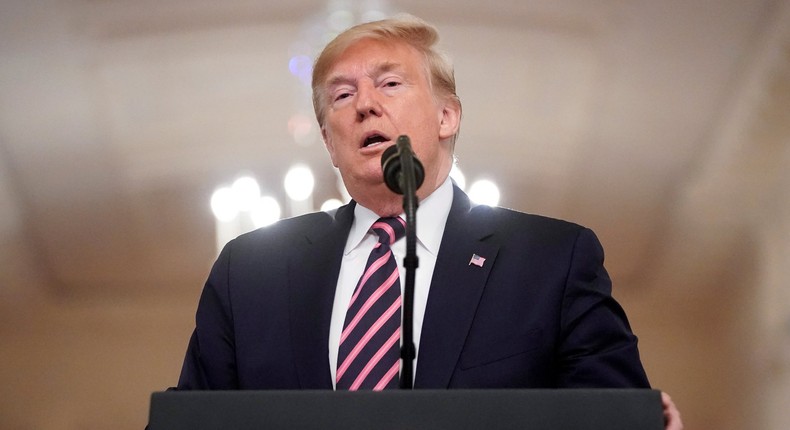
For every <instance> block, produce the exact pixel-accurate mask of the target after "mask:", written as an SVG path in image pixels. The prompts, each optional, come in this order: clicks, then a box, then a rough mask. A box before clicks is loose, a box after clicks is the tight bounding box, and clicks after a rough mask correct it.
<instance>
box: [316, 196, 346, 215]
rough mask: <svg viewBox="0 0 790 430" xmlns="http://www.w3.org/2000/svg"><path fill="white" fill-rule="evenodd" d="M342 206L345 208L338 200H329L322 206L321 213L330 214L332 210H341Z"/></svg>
mask: <svg viewBox="0 0 790 430" xmlns="http://www.w3.org/2000/svg"><path fill="white" fill-rule="evenodd" d="M340 206H343V202H341V201H340V200H338V199H329V200H327V201H325V202H324V203H323V204H322V205H321V211H322V212H329V211H331V210H332V209H337V208H339V207H340Z"/></svg>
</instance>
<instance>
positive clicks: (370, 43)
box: [326, 38, 425, 83]
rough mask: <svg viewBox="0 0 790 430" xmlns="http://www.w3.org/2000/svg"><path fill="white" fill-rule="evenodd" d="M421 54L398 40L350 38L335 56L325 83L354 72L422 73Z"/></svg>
mask: <svg viewBox="0 0 790 430" xmlns="http://www.w3.org/2000/svg"><path fill="white" fill-rule="evenodd" d="M424 64H425V61H424V58H423V56H422V55H421V54H420V53H419V52H418V51H417V50H416V49H415V48H413V47H412V46H411V45H409V44H407V43H405V42H401V41H397V40H378V39H371V38H365V39H360V40H357V41H354V42H352V43H351V44H350V45H349V46H348V47H347V48H346V49H345V50H343V52H342V53H341V54H340V55H338V56H337V58H336V59H335V61H334V62H333V64H332V66H331V67H330V68H329V73H327V80H326V82H327V83H331V82H332V81H333V80H336V79H337V78H339V77H348V75H355V74H360V73H361V74H367V75H370V74H375V73H377V72H378V73H380V72H385V71H391V70H400V71H402V72H411V73H417V74H420V73H423V72H424V70H425V67H424Z"/></svg>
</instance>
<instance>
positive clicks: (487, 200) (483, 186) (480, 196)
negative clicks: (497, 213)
mask: <svg viewBox="0 0 790 430" xmlns="http://www.w3.org/2000/svg"><path fill="white" fill-rule="evenodd" d="M499 196H500V195H499V187H497V185H496V184H495V183H494V182H492V181H489V180H487V179H481V180H479V181H476V182H474V183H473V184H472V185H471V186H470V187H469V198H470V199H471V200H472V201H473V202H475V203H477V204H481V205H488V206H496V205H498V204H499Z"/></svg>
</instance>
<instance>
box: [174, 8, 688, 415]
mask: <svg viewBox="0 0 790 430" xmlns="http://www.w3.org/2000/svg"><path fill="white" fill-rule="evenodd" d="M437 40H438V35H437V33H436V31H435V29H434V28H433V27H431V26H430V25H428V24H426V23H424V22H423V21H420V20H418V19H416V18H413V17H407V18H402V19H391V20H384V21H380V22H375V23H368V24H363V25H359V26H356V27H354V28H352V29H350V30H347V31H346V32H344V33H342V34H341V35H339V36H338V37H337V38H336V39H335V40H334V41H332V42H331V43H330V44H329V45H327V47H326V48H325V49H324V51H323V52H322V53H321V55H320V56H319V58H318V60H317V61H316V64H315V67H314V71H313V103H314V108H315V111H316V117H317V119H318V123H319V125H320V127H321V133H322V136H323V140H324V143H325V145H326V148H327V150H328V152H329V155H330V158H331V160H332V163H333V165H334V166H335V167H337V168H338V169H339V170H340V173H341V176H342V178H343V182H344V183H345V185H346V188H347V189H348V192H349V193H350V195H351V196H352V197H353V201H352V202H351V203H350V204H348V205H346V206H343V207H341V208H339V209H338V210H337V211H334V212H332V213H323V212H322V213H314V214H309V215H305V216H301V217H296V218H292V219H286V220H282V221H280V222H278V223H277V224H275V225H273V226H271V227H267V228H263V229H259V230H256V231H254V232H251V233H248V234H245V235H242V236H240V237H239V238H237V239H235V240H233V241H231V242H230V243H229V244H228V245H227V246H226V247H225V248H224V250H223V251H222V253H221V254H220V256H219V258H218V260H217V262H216V264H215V265H214V268H213V269H212V271H211V274H210V276H209V278H208V281H207V282H206V285H205V288H204V291H203V294H202V296H201V299H200V304H199V307H198V311H197V317H196V322H197V325H196V329H195V331H194V333H193V335H192V338H191V340H190V343H189V347H188V350H187V354H186V359H185V361H184V366H183V370H182V373H181V378H180V380H179V383H178V388H179V389H333V388H337V389H341V386H343V387H345V386H344V385H341V384H342V378H341V374H343V375H344V374H345V373H344V372H345V371H346V368H345V367H344V366H345V365H346V364H347V363H346V360H349V359H348V358H347V357H346V354H347V353H344V352H343V347H342V345H343V342H344V341H345V339H346V337H347V336H348V333H347V330H350V329H348V328H347V327H348V326H349V320H351V317H350V316H349V317H347V310H348V313H349V315H350V312H351V311H350V310H351V306H350V305H349V303H353V301H354V299H355V298H356V297H357V294H359V293H358V290H359V289H361V286H362V285H363V284H364V282H363V281H362V280H360V278H363V279H365V277H366V276H368V274H369V273H368V270H369V269H368V268H369V266H368V265H366V263H365V261H366V260H367V256H368V254H369V253H371V252H372V250H375V249H376V248H378V247H379V246H380V245H381V243H379V241H380V239H378V238H377V237H376V235H375V234H373V233H372V228H371V225H374V223H376V222H381V220H382V219H393V218H392V217H398V216H399V215H401V213H402V196H400V195H397V194H395V193H393V192H391V191H390V190H389V189H388V188H387V187H386V185H385V184H384V181H383V175H382V169H381V164H380V163H381V156H382V153H383V152H384V150H385V149H386V148H388V147H389V146H391V145H393V144H394V140H395V139H396V138H397V137H398V136H399V135H408V136H409V137H410V139H411V142H412V145H413V148H414V152H415V154H416V156H417V157H418V158H419V159H420V160H421V162H422V164H423V165H424V167H425V180H424V183H423V184H422V186H421V187H420V188H419V189H418V191H417V197H418V199H419V201H420V210H419V211H418V213H417V219H418V222H417V225H418V230H417V237H418V248H417V249H418V255H419V258H420V268H419V270H418V272H417V277H416V287H415V312H414V317H415V326H414V338H415V344H416V346H417V357H416V362H415V364H416V371H415V376H414V387H415V388H504V387H511V388H543V387H546V388H552V387H649V383H648V380H647V377H646V375H645V372H644V370H643V368H642V364H641V362H640V359H639V353H638V350H637V339H636V337H635V336H634V334H633V333H632V332H631V329H630V327H629V324H628V321H627V319H626V316H625V313H624V312H623V310H622V308H621V307H620V306H619V305H618V304H617V302H616V301H615V300H614V299H613V298H612V296H611V282H610V280H609V277H608V275H607V273H606V270H605V269H604V267H603V250H602V248H601V245H600V243H599V242H598V240H597V238H596V237H595V235H594V234H593V233H592V231H590V230H588V229H586V228H583V227H581V226H578V225H575V224H572V223H568V222H564V221H559V220H554V219H549V218H545V217H539V216H535V215H527V214H523V213H519V212H515V211H511V210H507V209H502V208H491V207H487V206H473V205H472V204H471V203H470V202H469V199H468V198H467V196H466V195H465V194H464V193H463V191H461V190H460V189H459V188H458V187H456V186H455V185H454V184H453V183H452V181H451V180H450V179H449V172H450V169H451V167H452V164H453V160H454V158H453V148H454V145H455V140H456V137H457V134H458V130H459V126H460V120H461V103H460V100H459V98H458V96H457V95H456V92H455V81H454V77H453V70H452V67H451V66H450V64H449V63H448V62H447V61H446V60H445V59H444V58H443V57H442V56H441V55H440V54H439V53H437V51H436V50H435V48H434V45H435V44H436V42H437ZM374 227H375V225H374ZM387 237H389V236H387ZM387 241H390V243H386V242H387ZM403 242H405V240H402V239H400V240H396V239H394V238H392V237H389V239H386V240H385V241H384V242H382V243H383V244H384V245H387V244H388V245H389V246H390V247H391V251H389V250H388V252H391V254H392V255H393V256H394V257H399V258H397V259H396V260H401V259H402V257H403V255H404V244H403ZM388 255H389V254H388ZM394 257H393V258H394ZM398 264H399V267H398V269H397V272H398V273H400V272H402V271H403V268H402V267H400V263H398ZM397 278H398V276H397V274H395V276H394V282H395V284H394V285H395V287H394V288H396V289H397V288H399V287H398V286H399V280H398V279H397ZM358 280H360V281H359V282H358ZM358 284H359V286H358ZM396 294H399V293H396ZM399 300H400V299H399V297H398V298H397V301H396V304H397V306H398V307H397V308H395V307H394V308H392V309H396V310H399V309H400V308H399V304H400V302H399ZM351 325H353V324H351ZM352 337H353V335H352ZM392 341H393V340H391V342H390V345H391V343H392ZM394 341H397V339H394ZM385 350H386V348H385V347H384V346H382V347H381V349H380V350H379V352H378V353H377V354H378V355H376V354H373V355H374V356H375V357H376V360H378V359H380V358H381V356H382V355H384V354H385V352H386V351H385ZM352 356H353V354H352ZM341 362H342V363H343V364H342V365H341ZM363 365H365V364H364V363H363ZM377 365H378V362H371V363H370V364H367V365H366V366H368V367H366V369H367V371H372V372H376V370H375V366H377ZM339 369H342V370H339ZM371 369H374V370H371ZM358 370H359V369H358ZM384 370H386V369H383V370H382V373H381V374H382V375H383V374H384ZM395 370H396V371H397V369H395ZM363 373H364V372H363ZM360 378H361V377H360ZM379 378H381V382H382V384H385V383H387V382H388V381H387V380H386V378H387V376H377V377H376V379H377V380H379ZM396 378H397V372H396V374H395V375H394V379H396ZM389 382H390V383H391V382H392V381H389ZM381 386H383V385H379V386H378V387H381ZM664 402H665V414H666V415H667V418H668V428H681V427H678V426H680V418H679V416H678V414H677V410H676V408H675V407H674V405H673V404H672V402H671V400H669V399H668V397H667V396H665V397H664Z"/></svg>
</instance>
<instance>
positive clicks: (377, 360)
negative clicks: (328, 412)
mask: <svg viewBox="0 0 790 430" xmlns="http://www.w3.org/2000/svg"><path fill="white" fill-rule="evenodd" d="M371 230H372V231H373V232H374V233H376V234H377V235H378V236H379V241H378V243H376V245H375V246H374V247H373V250H372V251H371V252H370V256H369V257H368V262H367V265H366V266H365V271H364V272H362V277H361V278H360V279H359V282H358V283H357V287H356V289H355V290H354V295H353V296H352V297H351V303H350V304H349V306H348V311H347V312H346V319H345V323H344V324H343V333H342V334H341V335H340V349H339V352H338V360H337V362H338V367H337V380H336V386H337V389H338V390H376V391H378V390H383V389H385V388H397V387H398V370H399V366H400V361H399V357H400V352H399V351H400V320H401V313H400V309H401V296H400V278H399V276H398V264H397V263H396V262H395V257H394V256H393V255H392V250H391V249H390V245H392V244H393V243H395V241H397V240H398V239H400V238H401V237H403V236H404V235H405V233H406V222H405V221H403V219H401V218H400V217H397V218H395V217H393V218H380V219H379V220H378V221H376V222H375V223H373V226H372V227H371Z"/></svg>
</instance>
